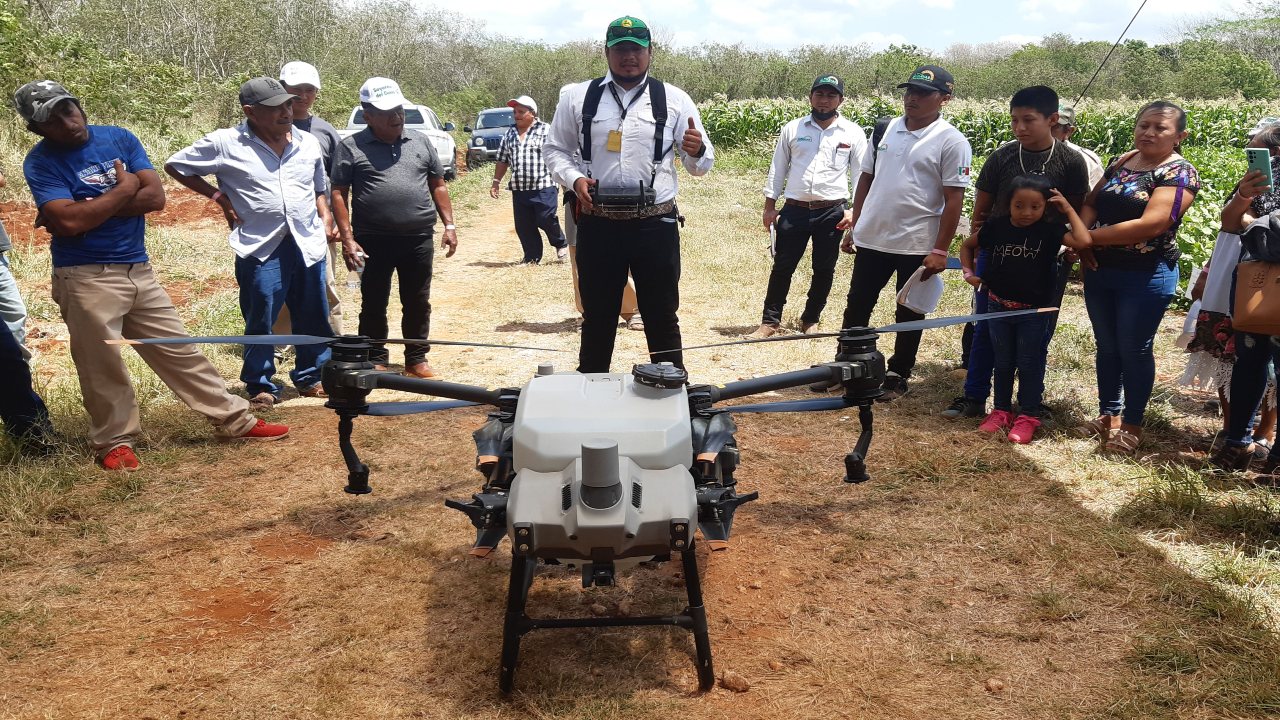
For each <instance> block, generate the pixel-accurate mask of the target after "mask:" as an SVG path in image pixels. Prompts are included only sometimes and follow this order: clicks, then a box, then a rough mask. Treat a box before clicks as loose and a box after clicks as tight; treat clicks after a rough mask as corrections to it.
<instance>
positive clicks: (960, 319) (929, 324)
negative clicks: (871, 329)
mask: <svg viewBox="0 0 1280 720" xmlns="http://www.w3.org/2000/svg"><path fill="white" fill-rule="evenodd" d="M1057 311H1058V308H1056V307H1047V308H1027V309H1025V310H1004V311H1002V312H994V313H982V314H975V315H957V316H955V317H940V318H925V319H924V320H909V321H907V322H900V323H894V324H892V325H885V326H884V327H878V328H875V331H876V332H878V333H891V332H912V331H915V330H930V329H933V328H940V327H946V326H948V325H961V324H963V323H970V322H979V321H981V320H994V319H996V318H1006V317H1015V316H1018V315H1031V314H1034V313H1047V312H1057Z"/></svg>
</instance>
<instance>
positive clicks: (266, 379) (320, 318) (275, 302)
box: [236, 236, 333, 397]
mask: <svg viewBox="0 0 1280 720" xmlns="http://www.w3.org/2000/svg"><path fill="white" fill-rule="evenodd" d="M324 263H325V261H324V260H321V261H320V262H318V263H316V264H315V265H312V266H311V267H307V265H306V262H305V261H304V260H303V259H302V251H301V250H299V249H298V244H297V243H295V242H294V241H293V238H292V237H289V236H286V237H285V239H284V240H283V241H281V243H280V246H279V247H277V248H276V249H275V252H273V253H271V257H268V258H267V259H266V260H265V261H263V260H258V259H257V258H254V257H244V258H242V257H237V258H236V282H237V283H239V285H240V314H242V315H243V316H244V332H245V334H246V335H269V334H270V333H271V326H272V325H274V324H275V322H276V316H277V315H279V314H280V308H282V307H284V306H285V305H288V306H289V317H290V318H292V320H293V332H295V333H299V334H303V335H323V336H326V337H328V336H331V335H332V334H333V328H331V327H329V300H328V297H327V291H326V290H325V280H324ZM329 354H330V353H329V346H328V345H298V346H297V355H296V356H295V360H294V364H293V370H291V371H289V379H291V380H292V381H293V384H294V387H297V388H298V389H299V390H305V389H307V388H309V387H312V386H313V385H315V384H316V383H318V382H320V366H322V365H324V364H325V363H326V362H328V361H329ZM275 374H276V361H275V348H274V347H272V346H271V345H245V346H244V364H243V365H242V366H241V370H240V379H241V380H243V381H244V387H245V391H246V392H248V393H249V397H253V396H254V395H257V394H258V393H263V392H265V393H270V394H272V395H274V396H276V397H279V396H280V386H279V385H276V384H275V383H274V382H272V381H271V377H272V376H273V375H275Z"/></svg>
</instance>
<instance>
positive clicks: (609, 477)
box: [507, 373, 698, 562]
mask: <svg viewBox="0 0 1280 720" xmlns="http://www.w3.org/2000/svg"><path fill="white" fill-rule="evenodd" d="M512 437H513V443H512V445H513V468H514V470H515V480H514V482H513V483H512V485H511V495H510V499H509V501H508V504H507V527H508V533H509V536H510V537H511V539H512V543H513V547H514V548H515V549H516V551H517V552H521V553H522V554H529V555H535V556H538V557H542V558H547V559H556V560H560V561H563V562H573V561H574V560H580V561H587V562H592V561H594V562H601V561H610V562H612V561H614V560H621V559H626V558H649V557H652V556H654V555H661V554H664V553H667V552H669V551H670V550H671V549H673V547H674V548H681V547H688V546H689V544H690V543H691V542H692V540H693V528H694V524H695V523H696V518H697V515H698V508H697V496H696V492H695V488H694V483H693V480H692V477H691V476H690V474H689V468H690V465H691V464H692V461H693V442H692V436H691V430H690V417H689V400H688V396H687V394H686V392H685V390H684V388H683V387H680V388H674V389H663V388H654V387H648V386H645V385H641V384H639V383H637V382H635V380H634V378H633V377H632V376H631V375H629V374H620V373H590V374H585V375H581V374H577V373H564V374H558V375H545V376H539V377H535V378H534V379H533V380H531V381H530V382H529V383H528V385H526V386H525V388H524V389H523V390H522V391H521V393H520V404H519V407H518V409H517V411H516V416H515V422H514V431H513V433H512Z"/></svg>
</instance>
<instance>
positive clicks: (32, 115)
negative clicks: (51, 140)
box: [13, 80, 80, 123]
mask: <svg viewBox="0 0 1280 720" xmlns="http://www.w3.org/2000/svg"><path fill="white" fill-rule="evenodd" d="M63 100H70V101H71V102H73V103H75V104H76V105H79V104H80V98H78V97H76V96H75V95H72V94H71V93H69V92H67V89H66V88H64V87H62V86H61V85H59V84H58V83H56V82H54V81H52V80H36V81H33V82H29V83H27V84H26V85H23V86H22V87H20V88H18V91H17V92H15V93H14V94H13V104H14V106H15V107H16V108H17V109H18V114H19V115H21V116H22V119H23V120H26V121H27V122H33V123H42V122H44V121H45V120H48V119H49V113H51V112H53V109H54V108H55V107H57V105H58V103H60V102H62V101H63Z"/></svg>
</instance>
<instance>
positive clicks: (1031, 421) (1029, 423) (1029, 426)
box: [1009, 415, 1040, 445]
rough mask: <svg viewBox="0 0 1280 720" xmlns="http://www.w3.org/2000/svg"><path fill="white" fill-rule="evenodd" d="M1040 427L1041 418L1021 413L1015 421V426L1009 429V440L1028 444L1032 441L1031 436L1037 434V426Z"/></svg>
mask: <svg viewBox="0 0 1280 720" xmlns="http://www.w3.org/2000/svg"><path fill="white" fill-rule="evenodd" d="M1038 427H1040V418H1036V417H1031V416H1030V415H1019V416H1018V417H1017V419H1016V420H1014V421H1013V427H1012V428H1011V429H1010V430H1009V442H1016V443H1018V444H1019V445H1026V444H1027V443H1029V442H1031V438H1032V436H1034V435H1035V434H1036V428H1038Z"/></svg>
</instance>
